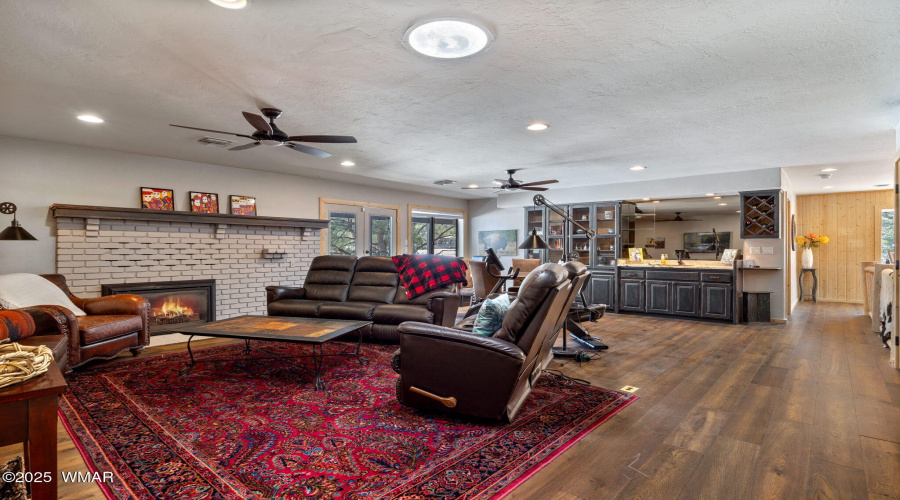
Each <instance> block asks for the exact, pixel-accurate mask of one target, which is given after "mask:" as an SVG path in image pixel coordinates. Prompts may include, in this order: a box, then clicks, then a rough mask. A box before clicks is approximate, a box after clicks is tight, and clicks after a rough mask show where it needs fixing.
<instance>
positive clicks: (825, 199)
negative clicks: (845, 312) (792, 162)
mask: <svg viewBox="0 0 900 500" xmlns="http://www.w3.org/2000/svg"><path fill="white" fill-rule="evenodd" d="M893 206H894V196H893V193H892V192H891V191H890V190H884V191H861V192H852V193H830V194H812V195H803V196H798V197H797V234H809V233H816V234H819V235H822V234H824V235H826V236H828V237H829V238H830V239H831V242H830V243H828V244H827V245H822V246H820V247H819V248H814V249H813V254H814V257H815V267H816V269H817V274H818V276H819V293H818V299H819V300H830V301H839V302H862V299H863V289H862V286H863V285H862V276H861V272H860V268H859V263H860V262H862V261H864V260H879V255H878V253H879V252H880V238H881V215H880V214H881V209H884V208H893ZM876 214H877V216H876ZM797 259H798V260H797V266H796V271H795V272H797V273H799V272H800V261H799V259H800V249H799V248H798V249H797ZM811 285H812V282H811V281H810V278H809V277H808V276H807V277H805V278H804V286H806V287H807V288H806V291H807V292H809V290H810V288H809V286H811Z"/></svg>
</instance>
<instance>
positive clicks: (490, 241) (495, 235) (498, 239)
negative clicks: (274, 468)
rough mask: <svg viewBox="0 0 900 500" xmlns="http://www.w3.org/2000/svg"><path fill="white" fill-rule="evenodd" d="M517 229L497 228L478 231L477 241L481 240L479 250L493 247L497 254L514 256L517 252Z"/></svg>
mask: <svg viewBox="0 0 900 500" xmlns="http://www.w3.org/2000/svg"><path fill="white" fill-rule="evenodd" d="M518 239H519V230H518V229H497V230H494V231H478V241H479V242H481V250H482V251H485V252H486V251H487V249H488V248H493V249H494V251H495V252H497V255H499V256H501V257H503V256H507V257H509V256H512V257H515V256H516V255H518V254H519V247H518V244H519V242H518Z"/></svg>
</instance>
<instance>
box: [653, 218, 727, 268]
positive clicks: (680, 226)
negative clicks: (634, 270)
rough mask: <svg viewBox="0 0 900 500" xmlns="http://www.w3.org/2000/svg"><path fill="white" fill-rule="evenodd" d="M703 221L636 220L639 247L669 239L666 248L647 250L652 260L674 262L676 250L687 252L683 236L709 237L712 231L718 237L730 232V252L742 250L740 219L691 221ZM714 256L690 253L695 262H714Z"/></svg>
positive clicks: (711, 254)
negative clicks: (650, 240) (661, 258)
mask: <svg viewBox="0 0 900 500" xmlns="http://www.w3.org/2000/svg"><path fill="white" fill-rule="evenodd" d="M695 217H696V218H697V219H701V220H699V221H684V222H671V221H669V222H659V221H657V222H654V221H652V220H650V219H647V218H643V217H642V218H640V219H637V221H636V224H635V227H636V228H637V229H638V231H637V246H639V247H643V246H644V245H645V244H646V243H647V238H650V237H653V238H657V237H663V238H665V239H666V247H665V248H661V249H657V248H648V249H647V253H649V254H650V258H651V259H658V258H659V256H660V255H662V254H667V255H668V256H669V259H675V258H676V257H675V250H680V249H682V248H684V233H709V232H712V230H713V228H715V229H716V231H717V232H719V233H724V232H730V233H731V243H730V244H729V246H728V248H743V242H742V240H741V218H740V216H739V215H738V214H733V215H696V216H691V217H690V218H691V219H693V218H695ZM715 258H716V256H715V254H713V253H691V259H693V260H715Z"/></svg>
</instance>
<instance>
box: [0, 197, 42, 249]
mask: <svg viewBox="0 0 900 500" xmlns="http://www.w3.org/2000/svg"><path fill="white" fill-rule="evenodd" d="M0 214H5V215H12V216H13V220H12V225H11V226H9V227H8V228H6V229H4V230H3V231H2V232H0V240H36V239H37V238H35V237H34V236H32V235H31V233H29V232H28V231H26V230H25V228H23V227H22V225H21V224H19V221H17V220H16V205H15V204H13V203H9V202H5V203H0Z"/></svg>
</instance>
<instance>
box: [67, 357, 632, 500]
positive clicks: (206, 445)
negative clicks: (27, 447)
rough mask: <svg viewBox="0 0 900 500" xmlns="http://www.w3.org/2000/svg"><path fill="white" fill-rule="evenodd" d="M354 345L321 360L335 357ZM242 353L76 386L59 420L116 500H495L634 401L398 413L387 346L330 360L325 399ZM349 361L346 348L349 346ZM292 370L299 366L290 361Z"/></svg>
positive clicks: (557, 401) (76, 377)
mask: <svg viewBox="0 0 900 500" xmlns="http://www.w3.org/2000/svg"><path fill="white" fill-rule="evenodd" d="M349 346H350V344H346V345H344V344H342V343H334V344H329V345H327V346H326V353H327V352H328V350H329V348H330V349H331V350H336V349H339V348H346V347H349ZM252 347H253V352H252V353H251V354H250V355H249V356H245V355H244V354H243V353H242V352H243V349H244V344H243V342H240V343H234V344H227V345H220V346H215V347H210V348H206V349H200V350H198V349H195V352H194V354H195V356H197V359H198V363H197V364H196V365H195V366H193V367H192V368H191V369H190V370H188V369H187V366H188V356H187V353H180V352H179V353H170V354H163V355H158V356H148V357H141V358H137V359H134V360H130V361H126V362H118V363H106V364H103V365H96V366H93V367H88V368H85V369H82V370H78V371H76V372H75V373H73V374H71V376H69V378H68V383H69V390H68V391H67V392H66V393H65V394H64V396H63V397H62V398H61V400H60V415H61V417H62V419H63V423H64V425H65V426H66V428H67V430H68V431H69V434H70V435H71V436H72V439H73V441H75V444H76V446H77V447H78V449H79V451H81V454H82V455H83V456H84V458H85V462H87V464H88V468H89V469H90V470H91V471H92V472H101V473H103V472H112V473H113V475H114V479H113V480H112V481H111V482H106V483H98V484H99V485H100V486H101V489H102V490H103V492H104V493H105V494H106V495H107V497H109V498H114V499H125V498H129V499H189V498H199V499H223V500H225V499H257V498H282V499H295V498H303V499H336V498H346V499H357V500H362V499H367V500H370V499H376V498H378V499H381V498H406V499H413V498H415V499H421V498H442V499H450V498H464V499H491V498H502V497H503V496H505V495H506V494H507V493H509V492H510V491H512V489H514V488H515V487H516V486H518V485H519V484H521V483H522V482H523V481H524V480H525V479H527V478H528V477H529V476H530V475H532V474H534V472H536V471H537V470H539V469H540V468H541V467H543V466H544V465H546V464H547V463H548V462H550V461H551V460H553V459H554V458H556V457H557V456H558V455H559V454H560V453H562V451H564V450H565V449H567V448H568V447H569V446H571V445H572V444H573V443H575V442H576V441H578V440H579V439H580V438H581V437H583V436H584V435H585V434H586V433H588V432H589V431H590V430H592V429H594V428H595V427H597V426H598V425H600V424H601V423H603V422H604V421H605V420H606V419H608V418H609V417H611V416H612V415H613V414H615V413H616V412H617V411H619V410H621V409H622V408H624V407H625V406H626V405H628V404H629V403H631V402H632V401H634V399H635V396H633V395H631V394H625V393H620V392H617V391H611V390H608V389H603V388H599V387H591V386H581V385H577V384H572V383H567V382H566V381H565V380H563V379H561V378H558V377H555V376H545V377H542V378H541V380H540V382H539V383H538V385H537V387H536V388H535V390H534V391H533V392H532V394H531V396H530V397H529V400H528V401H527V402H526V403H525V405H524V406H523V408H522V410H521V411H520V412H519V414H518V416H517V417H516V419H515V421H514V422H513V423H502V422H491V421H485V420H475V419H468V418H463V417H457V416H451V415H448V414H442V413H434V412H424V411H420V410H415V409H411V408H407V407H405V406H402V405H400V404H399V403H398V402H397V399H396V397H395V396H394V384H395V382H396V380H397V377H398V375H397V374H396V373H394V371H393V370H392V369H391V366H390V357H391V354H392V353H393V352H394V351H395V350H396V346H379V345H363V346H362V355H363V356H364V357H365V358H366V359H367V360H368V361H369V362H370V363H369V365H368V366H362V365H361V364H360V363H359V362H357V360H356V359H355V358H354V357H352V356H345V357H341V356H335V357H325V360H324V362H323V366H322V373H323V377H324V380H325V383H326V384H327V390H326V391H318V392H317V391H315V390H314V381H313V380H312V377H311V376H310V375H308V374H303V372H302V371H301V370H300V369H299V368H298V367H296V366H292V365H291V364H289V363H288V362H286V361H282V360H279V359H264V358H254V354H257V353H258V352H262V349H263V348H264V350H265V351H268V352H269V353H272V354H276V355H278V356H284V357H289V356H297V355H302V354H309V353H308V352H306V351H307V350H309V349H310V347H309V346H304V345H298V344H278V343H268V344H257V343H256V342H254V343H252ZM353 347H355V344H353ZM295 361H297V362H298V363H300V362H301V360H295Z"/></svg>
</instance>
